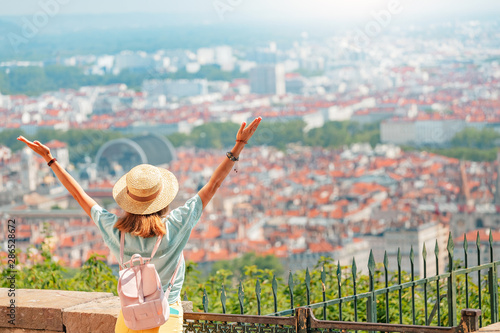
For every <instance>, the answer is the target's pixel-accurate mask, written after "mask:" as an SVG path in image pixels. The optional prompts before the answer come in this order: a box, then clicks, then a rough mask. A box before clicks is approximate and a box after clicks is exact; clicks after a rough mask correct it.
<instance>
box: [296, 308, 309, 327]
mask: <svg viewBox="0 0 500 333" xmlns="http://www.w3.org/2000/svg"><path fill="white" fill-rule="evenodd" d="M308 315H309V309H307V308H297V309H296V310H295V327H296V329H295V332H296V333H307V331H308V327H307V326H308V320H307V319H308V318H307V317H308Z"/></svg>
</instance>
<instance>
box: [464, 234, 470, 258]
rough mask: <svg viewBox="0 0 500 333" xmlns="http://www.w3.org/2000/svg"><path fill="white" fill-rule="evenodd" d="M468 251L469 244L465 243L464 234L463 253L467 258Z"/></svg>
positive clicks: (465, 237) (465, 236)
mask: <svg viewBox="0 0 500 333" xmlns="http://www.w3.org/2000/svg"><path fill="white" fill-rule="evenodd" d="M468 250H469V242H467V234H464V252H465V256H467V251H468Z"/></svg>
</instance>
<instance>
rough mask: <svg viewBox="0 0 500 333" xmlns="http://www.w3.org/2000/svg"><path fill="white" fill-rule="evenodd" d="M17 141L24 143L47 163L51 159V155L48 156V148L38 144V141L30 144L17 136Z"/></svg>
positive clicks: (22, 137)
mask: <svg viewBox="0 0 500 333" xmlns="http://www.w3.org/2000/svg"><path fill="white" fill-rule="evenodd" d="M17 139H18V140H19V141H21V142H24V143H25V144H26V145H27V146H28V147H30V148H31V149H32V150H33V151H34V152H35V153H37V154H38V155H40V156H42V157H43V158H44V159H45V161H46V162H49V161H50V160H51V159H52V155H51V154H50V148H49V147H47V146H46V145H44V144H42V143H40V141H34V142H31V141H30V140H28V139H26V138H25V137H24V136H22V135H21V136H19V137H18V138H17Z"/></svg>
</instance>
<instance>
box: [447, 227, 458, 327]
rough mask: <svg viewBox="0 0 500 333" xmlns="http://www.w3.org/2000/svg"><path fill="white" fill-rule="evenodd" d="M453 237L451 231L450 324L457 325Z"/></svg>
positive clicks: (449, 258)
mask: <svg viewBox="0 0 500 333" xmlns="http://www.w3.org/2000/svg"><path fill="white" fill-rule="evenodd" d="M454 249H455V245H454V244H453V238H452V237H451V232H450V234H449V236H448V246H447V250H448V261H449V262H448V264H449V268H448V270H449V273H450V277H449V278H448V318H449V319H448V326H450V327H453V326H457V281H456V280H455V272H454V271H453V268H454V267H453V250H454Z"/></svg>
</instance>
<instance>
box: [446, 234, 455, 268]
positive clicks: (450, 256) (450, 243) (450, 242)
mask: <svg viewBox="0 0 500 333" xmlns="http://www.w3.org/2000/svg"><path fill="white" fill-rule="evenodd" d="M446 250H448V259H449V271H450V272H451V271H453V252H454V250H455V244H454V243H453V237H452V236H451V231H450V233H449V234H448V244H447V246H446Z"/></svg>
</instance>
